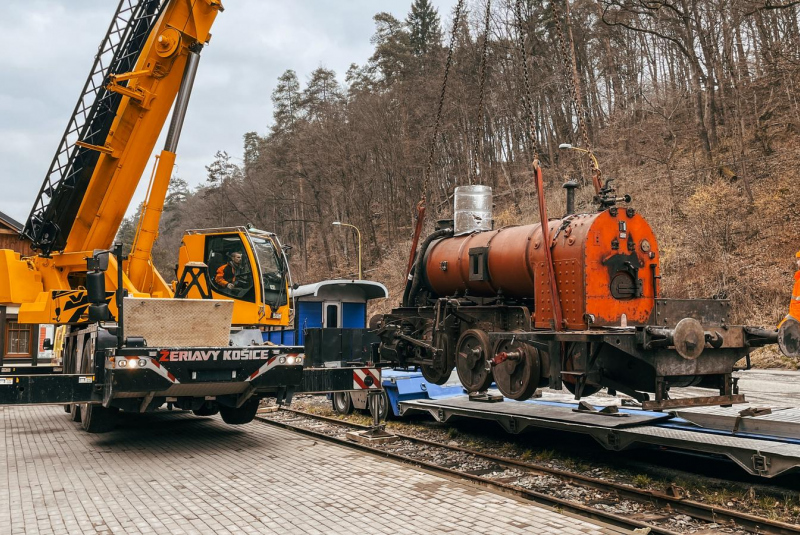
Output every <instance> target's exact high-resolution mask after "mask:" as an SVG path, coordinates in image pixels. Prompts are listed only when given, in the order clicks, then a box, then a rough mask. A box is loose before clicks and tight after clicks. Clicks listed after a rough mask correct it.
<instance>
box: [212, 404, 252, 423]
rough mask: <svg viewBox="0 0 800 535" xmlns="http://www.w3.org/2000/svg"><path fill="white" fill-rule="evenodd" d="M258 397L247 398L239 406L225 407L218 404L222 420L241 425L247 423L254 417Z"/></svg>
mask: <svg viewBox="0 0 800 535" xmlns="http://www.w3.org/2000/svg"><path fill="white" fill-rule="evenodd" d="M258 402H259V400H258V398H250V399H248V400H247V401H246V402H245V403H244V405H242V406H241V407H239V408H236V407H225V406H223V405H220V407H219V414H220V416H222V421H224V422H225V423H226V424H229V425H242V424H249V423H250V422H252V421H253V418H255V417H256V411H257V410H258Z"/></svg>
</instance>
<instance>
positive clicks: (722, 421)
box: [676, 407, 800, 440]
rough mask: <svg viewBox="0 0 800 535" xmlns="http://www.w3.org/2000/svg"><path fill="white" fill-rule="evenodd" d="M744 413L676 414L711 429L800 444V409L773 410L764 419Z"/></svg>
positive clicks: (703, 411)
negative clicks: (784, 439)
mask: <svg viewBox="0 0 800 535" xmlns="http://www.w3.org/2000/svg"><path fill="white" fill-rule="evenodd" d="M741 410H742V409H741V408H736V407H702V408H696V409H691V410H681V411H677V413H676V414H677V415H678V416H679V417H681V418H683V419H685V420H688V421H690V422H692V423H694V424H696V425H699V426H702V427H704V428H708V429H718V430H722V431H727V432H731V433H733V432H734V430H736V431H735V432H739V433H747V434H755V435H768V436H773V437H783V438H791V439H797V440H800V408H797V407H782V408H773V409H772V412H771V413H770V414H763V415H760V416H740V412H741Z"/></svg>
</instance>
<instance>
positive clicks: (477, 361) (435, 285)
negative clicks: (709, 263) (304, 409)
mask: <svg viewBox="0 0 800 535" xmlns="http://www.w3.org/2000/svg"><path fill="white" fill-rule="evenodd" d="M566 186H567V185H565V187H566ZM569 186H570V187H567V214H566V215H565V216H564V217H561V218H558V219H550V220H549V221H548V231H549V232H548V233H547V234H546V235H547V236H548V237H549V243H545V238H544V236H543V233H542V226H541V224H532V225H524V226H510V227H504V228H500V229H497V230H492V229H491V206H492V198H491V189H490V188H487V187H485V186H466V187H461V188H457V191H456V195H455V213H454V220H444V221H439V222H438V223H437V226H436V230H435V231H434V232H433V233H432V234H431V235H430V236H428V237H427V238H426V239H425V240H424V241H423V242H422V243H421V245H420V247H419V248H418V250H417V254H416V259H415V262H414V265H413V268H412V270H411V273H410V275H409V278H408V282H407V285H406V289H405V293H404V295H403V300H402V304H401V306H400V307H399V308H395V309H393V310H392V311H391V313H390V314H387V315H384V316H382V317H380V318H379V319H378V320H377V321H375V322H374V323H373V325H374V326H377V327H379V330H378V334H379V336H380V338H381V344H380V347H379V349H378V351H379V353H380V359H381V361H388V362H393V363H395V364H397V365H400V366H418V367H420V368H421V370H422V373H423V375H424V376H425V378H426V379H427V380H428V381H430V382H432V383H436V384H443V383H444V382H445V381H447V379H448V378H449V376H450V374H451V373H452V370H453V368H455V369H456V371H457V372H458V377H459V379H460V381H461V383H462V384H463V386H464V387H465V388H466V389H467V390H468V391H470V392H481V391H484V390H486V389H487V388H488V386H489V385H490V384H491V383H492V382H493V381H494V382H495V383H496V385H497V388H498V389H499V390H500V392H501V393H502V394H503V395H504V396H505V397H508V398H511V399H515V400H525V399H528V398H530V397H531V396H533V395H534V393H535V391H536V389H537V388H539V387H544V386H549V387H550V388H553V389H559V390H560V389H561V387H562V384H563V385H564V386H566V388H567V389H568V390H569V391H570V392H572V393H574V395H575V397H576V399H579V398H581V397H583V396H589V395H591V394H593V393H596V392H597V391H599V390H600V389H601V388H606V389H608V391H609V393H611V394H614V393H616V392H622V393H625V394H628V395H630V396H632V397H633V398H635V399H637V400H638V401H640V402H642V406H643V407H644V408H647V409H656V410H660V409H666V408H673V407H681V406H692V405H728V404H732V403H739V402H743V401H744V396H742V395H740V394H739V393H738V388H737V385H736V379H735V378H734V377H732V372H733V371H734V366H735V365H736V363H737V362H738V361H740V360H742V359H745V358H746V359H747V365H749V357H748V355H749V353H750V351H751V350H752V349H753V348H755V347H758V346H762V345H765V344H771V343H775V342H776V341H777V332H776V331H771V330H766V329H762V328H758V327H753V326H742V325H732V324H731V322H730V312H731V305H730V302H728V301H727V300H721V299H666V298H663V297H661V288H660V279H661V269H660V259H661V253H660V251H659V248H658V242H657V240H656V236H655V234H654V232H653V229H652V228H651V227H650V225H649V224H648V222H647V220H646V219H645V218H644V217H642V215H641V214H639V213H637V212H636V210H635V209H633V208H631V207H623V206H621V205H622V204H623V203H624V202H626V201H627V202H629V201H630V198H629V197H626V198H615V197H613V196H609V195H607V196H605V197H603V198H600V199H596V200H598V201H599V206H600V209H599V211H597V212H595V213H585V214H577V213H573V212H574V210H573V209H572V207H573V206H574V189H573V188H574V184H570V185H569ZM609 191H611V190H609ZM548 247H549V248H550V250H551V255H552V264H550V262H548V259H547V255H546V249H547V248H548ZM549 264H550V265H549ZM551 269H552V272H553V274H554V277H555V283H556V284H555V286H556V289H555V290H551V282H550V276H549V275H550V272H549V270H551ZM553 295H557V299H558V303H557V304H555V305H556V306H554V302H553ZM558 305H560V311H559V312H560V313H559V314H557V313H556V309H557V307H558ZM557 317H561V318H562V320H561V323H560V324H558V323H557V320H556V318H557ZM688 386H699V387H706V388H713V389H716V390H718V391H719V395H713V396H708V397H694V398H684V399H672V398H671V397H670V389H671V388H675V387H688ZM651 394H653V397H652V398H651Z"/></svg>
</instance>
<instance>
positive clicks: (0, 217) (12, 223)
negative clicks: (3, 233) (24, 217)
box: [0, 212, 22, 232]
mask: <svg viewBox="0 0 800 535" xmlns="http://www.w3.org/2000/svg"><path fill="white" fill-rule="evenodd" d="M0 222H3V223H5V224H6V225H8V226H9V227H11V228H12V229H14V230H16V231H17V232H22V223H20V222H19V221H17V220H16V219H14V218H13V217H11V216H8V215H6V214H4V213H3V212H0Z"/></svg>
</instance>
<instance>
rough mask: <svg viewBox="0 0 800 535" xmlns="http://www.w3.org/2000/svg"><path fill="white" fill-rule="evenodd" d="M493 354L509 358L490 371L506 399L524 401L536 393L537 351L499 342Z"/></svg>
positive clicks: (537, 377)
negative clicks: (506, 354)
mask: <svg viewBox="0 0 800 535" xmlns="http://www.w3.org/2000/svg"><path fill="white" fill-rule="evenodd" d="M494 352H495V354H496V355H497V354H500V353H503V352H505V353H508V354H510V357H509V358H507V359H506V360H504V361H503V362H501V363H500V364H497V365H496V366H494V368H493V369H492V375H494V382H495V383H496V384H497V389H498V390H500V392H501V393H502V394H503V395H504V396H505V397H507V398H510V399H514V400H517V401H524V400H526V399H530V397H531V396H532V395H533V394H534V393H535V392H536V387H537V386H539V378H540V377H541V359H540V358H539V351H537V350H536V349H535V348H533V347H530V346H528V345H527V344H522V343H512V342H511V341H510V340H501V341H500V342H499V343H498V344H497V345H496V346H495V351H494Z"/></svg>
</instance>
